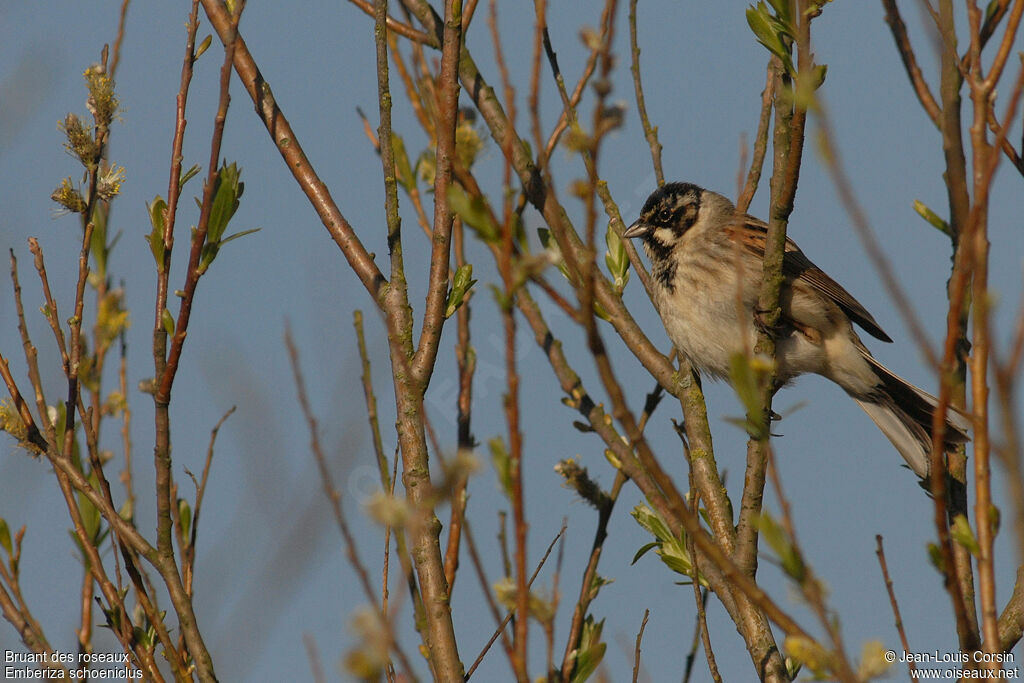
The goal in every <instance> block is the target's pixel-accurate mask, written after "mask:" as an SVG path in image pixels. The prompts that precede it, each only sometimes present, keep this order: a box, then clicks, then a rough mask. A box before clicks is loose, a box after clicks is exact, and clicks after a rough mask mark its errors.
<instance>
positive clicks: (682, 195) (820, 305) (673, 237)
mask: <svg viewBox="0 0 1024 683" xmlns="http://www.w3.org/2000/svg"><path fill="white" fill-rule="evenodd" d="M767 232H768V226H767V224H766V223H764V221H760V220H758V219H756V218H754V217H752V216H749V215H745V214H741V213H740V212H738V211H737V210H736V207H735V206H733V204H732V202H730V201H729V200H728V199H726V198H725V197H723V196H722V195H720V194H717V193H715V192H711V191H710V190H705V189H703V188H701V187H698V186H697V185H693V184H691V183H669V184H667V185H664V186H662V187H660V188H658V189H657V190H655V192H654V193H653V194H651V196H650V197H648V198H647V201H646V202H645V203H644V207H643V210H642V211H641V212H640V218H639V219H637V221H636V222H635V223H633V224H632V225H631V226H629V228H628V229H627V230H626V232H625V233H623V234H624V235H625V237H628V238H632V237H637V238H640V239H642V240H643V245H644V251H646V252H647V256H648V257H649V258H650V260H651V276H652V278H651V280H652V289H653V295H654V296H653V300H654V305H655V308H656V309H657V310H658V313H659V314H660V315H661V320H662V322H663V323H664V324H665V330H666V331H667V332H668V336H669V339H671V340H672V343H673V344H674V345H675V347H676V349H678V350H679V352H680V353H681V354H682V355H683V356H685V357H686V358H687V359H688V360H689V361H690V363H691V364H692V365H694V366H695V367H696V368H697V369H698V370H700V371H701V372H703V373H706V374H708V375H710V376H711V377H713V378H716V379H723V378H724V379H728V377H729V366H730V363H729V361H730V358H731V357H732V356H733V354H735V353H737V352H743V350H744V349H753V348H754V345H755V343H756V340H757V328H758V326H759V325H758V324H755V314H754V312H755V308H756V307H757V299H758V292H759V291H760V287H761V274H762V262H763V260H764V251H765V242H766V237H767ZM782 270H783V275H784V277H785V279H784V282H783V285H782V291H781V299H780V302H781V307H782V318H781V320H780V323H779V326H778V327H777V328H776V329H774V330H773V332H774V334H775V345H776V346H775V353H776V362H777V368H776V374H777V380H778V382H779V383H780V384H787V383H789V382H790V381H792V380H793V378H795V377H797V376H798V375H802V374H804V373H808V372H811V373H815V374H818V375H821V376H823V377H826V378H828V379H830V380H832V381H833V382H835V383H836V384H838V385H839V386H840V387H842V388H843V390H844V391H846V393H847V394H849V395H850V396H851V397H852V398H853V400H855V401H856V402H857V403H858V404H859V405H860V407H861V408H863V409H864V411H865V412H866V413H867V414H868V416H869V417H870V418H871V419H872V420H873V421H874V423H875V424H876V425H878V427H879V429H881V430H882V432H883V433H884V434H885V435H886V437H888V439H889V440H890V441H891V442H892V443H893V445H894V446H895V447H896V450H897V451H899V452H900V455H902V456H903V458H904V460H906V462H907V465H909V466H910V469H912V470H913V471H914V473H915V474H917V476H918V477H921V478H922V479H925V478H927V477H928V474H929V462H930V461H929V455H928V454H929V453H930V452H931V441H932V438H931V434H932V418H933V415H934V413H935V406H936V404H937V400H936V398H935V397H934V396H932V395H931V394H928V393H927V392H925V391H923V390H921V389H918V388H917V387H915V386H913V385H912V384H910V383H909V382H907V381H905V380H903V379H901V378H899V377H897V376H896V375H895V374H894V373H892V372H891V371H890V370H888V369H886V368H885V367H884V366H883V365H882V364H881V363H879V362H878V361H877V360H875V358H874V357H872V355H871V352H870V351H868V349H867V348H866V347H865V346H864V343H863V342H862V341H861V340H860V337H858V336H857V333H856V331H854V329H853V323H857V324H858V325H859V326H860V327H862V328H863V329H864V330H865V331H866V332H867V333H868V334H870V335H871V336H873V337H876V338H877V339H881V340H882V341H886V342H891V341H892V339H890V338H889V336H888V335H887V334H886V333H885V332H883V331H882V328H881V327H879V325H878V323H877V322H875V319H874V318H873V317H872V316H871V314H870V313H868V312H867V310H866V309H865V308H864V307H863V306H862V305H861V304H860V303H859V302H858V301H857V300H856V299H854V298H853V296H852V295H851V294H850V293H849V292H847V291H846V290H845V289H843V288H842V287H841V286H840V285H839V284H838V283H836V282H835V281H834V280H833V279H832V278H830V277H829V276H828V275H826V274H825V273H824V272H823V271H822V270H821V269H820V268H818V267H817V266H815V265H814V264H813V263H811V261H810V259H808V258H807V257H806V256H804V253H803V252H802V251H800V248H799V247H798V246H797V245H796V244H795V243H794V242H793V241H791V240H788V239H787V240H786V248H785V255H784V258H783V266H782ZM967 429H968V422H967V420H966V419H965V417H964V416H963V415H962V414H960V413H958V412H955V411H954V410H952V409H950V410H949V411H948V413H947V415H946V431H945V437H944V440H945V446H946V448H947V449H948V448H952V447H953V446H955V445H956V444H958V443H964V442H966V441H968V440H969V439H968V436H967Z"/></svg>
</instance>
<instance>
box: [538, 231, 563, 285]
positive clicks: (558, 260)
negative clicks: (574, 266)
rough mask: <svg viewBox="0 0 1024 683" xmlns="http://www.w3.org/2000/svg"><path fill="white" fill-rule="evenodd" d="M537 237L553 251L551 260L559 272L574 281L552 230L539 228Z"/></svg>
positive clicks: (547, 248)
mask: <svg viewBox="0 0 1024 683" xmlns="http://www.w3.org/2000/svg"><path fill="white" fill-rule="evenodd" d="M537 237H539V238H540V245H541V246H542V247H544V249H546V250H547V251H548V252H550V253H551V260H552V262H553V263H554V264H555V266H557V267H558V272H560V273H561V274H562V277H564V278H565V279H566V280H568V281H569V282H572V278H570V277H569V268H568V266H566V265H565V259H564V258H562V250H561V249H559V248H558V241H557V240H555V239H554V238H553V237H552V235H551V231H550V230H548V229H547V228H537Z"/></svg>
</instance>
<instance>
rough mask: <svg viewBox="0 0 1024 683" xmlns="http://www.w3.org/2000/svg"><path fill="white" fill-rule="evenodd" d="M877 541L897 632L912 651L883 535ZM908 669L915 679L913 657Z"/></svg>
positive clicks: (901, 640) (879, 560) (880, 562)
mask: <svg viewBox="0 0 1024 683" xmlns="http://www.w3.org/2000/svg"><path fill="white" fill-rule="evenodd" d="M875 543H876V545H877V548H876V550H875V555H877V556H878V565H879V566H880V567H881V568H882V578H883V579H884V580H885V591H886V593H888V594H889V604H890V605H891V606H892V616H893V618H894V619H895V620H896V632H897V633H899V635H900V643H901V644H902V645H903V651H904V652H910V651H911V650H910V642H909V641H908V640H907V632H906V631H905V630H904V629H903V617H902V616H900V605H899V603H898V602H897V601H896V591H895V590H894V589H893V583H892V579H891V578H889V566H888V565H887V564H886V561H885V548H883V547H882V535H881V534H878V535H876V536H875ZM907 670H908V671H909V672H910V678H911V679H914V678H916V676H914V672H915V671H917V666H916V665H915V664H914V660H913V659H908V660H907Z"/></svg>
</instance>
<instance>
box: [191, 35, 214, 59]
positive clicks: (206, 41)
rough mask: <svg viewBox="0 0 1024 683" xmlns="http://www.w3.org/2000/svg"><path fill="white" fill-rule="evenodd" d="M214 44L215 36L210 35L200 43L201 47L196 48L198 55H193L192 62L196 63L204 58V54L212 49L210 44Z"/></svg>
mask: <svg viewBox="0 0 1024 683" xmlns="http://www.w3.org/2000/svg"><path fill="white" fill-rule="evenodd" d="M211 42H213V35H212V34H211V35H208V36H206V37H205V38H203V42H201V43H199V47H197V48H196V53H195V54H194V55H192V61H193V62H194V61H196V60H197V59H199V58H200V57H202V56H203V53H204V52H206V51H207V50H208V49H210V43H211Z"/></svg>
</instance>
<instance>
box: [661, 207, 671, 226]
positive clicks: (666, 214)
mask: <svg viewBox="0 0 1024 683" xmlns="http://www.w3.org/2000/svg"><path fill="white" fill-rule="evenodd" d="M658 220H659V221H661V222H662V223H668V222H669V221H670V220H672V209H662V210H661V211H659V212H658Z"/></svg>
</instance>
